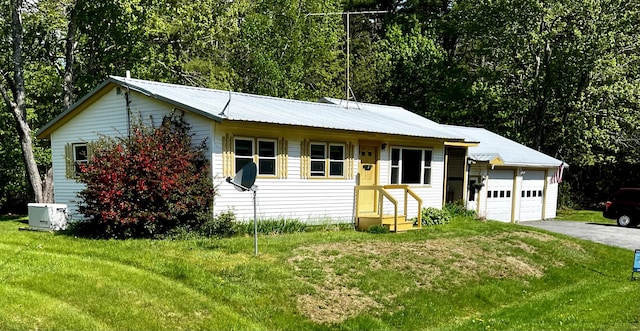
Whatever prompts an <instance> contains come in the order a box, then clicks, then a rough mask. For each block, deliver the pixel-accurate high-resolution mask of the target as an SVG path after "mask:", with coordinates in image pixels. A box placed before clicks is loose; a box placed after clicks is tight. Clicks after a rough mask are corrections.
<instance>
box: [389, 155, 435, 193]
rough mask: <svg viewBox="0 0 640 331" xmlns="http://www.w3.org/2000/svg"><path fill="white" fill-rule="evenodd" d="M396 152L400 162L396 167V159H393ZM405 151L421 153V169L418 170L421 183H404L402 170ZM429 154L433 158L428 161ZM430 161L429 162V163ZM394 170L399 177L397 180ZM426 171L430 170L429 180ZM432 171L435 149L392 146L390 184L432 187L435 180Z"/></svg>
mask: <svg viewBox="0 0 640 331" xmlns="http://www.w3.org/2000/svg"><path fill="white" fill-rule="evenodd" d="M394 150H395V151H398V160H397V161H398V162H397V164H396V165H394V161H396V160H394V158H393V154H394ZM405 150H412V151H420V152H421V156H420V158H421V159H420V166H419V169H416V170H417V171H419V172H420V182H419V183H404V182H403V181H402V169H403V159H404V158H403V153H404V151H405ZM427 154H429V155H430V156H431V158H429V159H428V160H427ZM427 161H428V162H427ZM394 170H395V176H397V178H395V177H394ZM426 170H429V177H428V178H427V176H425V172H426ZM432 171H433V148H422V147H405V146H392V147H391V152H390V157H389V172H390V173H389V182H390V183H392V184H401V185H424V186H431V185H432V179H433V175H432ZM427 179H428V182H427V183H425V180H427Z"/></svg>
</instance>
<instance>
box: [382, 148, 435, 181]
mask: <svg viewBox="0 0 640 331" xmlns="http://www.w3.org/2000/svg"><path fill="white" fill-rule="evenodd" d="M431 157H432V151H430V150H426V149H411V148H392V149H391V184H426V185H429V184H431Z"/></svg>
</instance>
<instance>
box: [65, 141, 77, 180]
mask: <svg viewBox="0 0 640 331" xmlns="http://www.w3.org/2000/svg"><path fill="white" fill-rule="evenodd" d="M64 165H65V176H66V177H67V179H73V178H75V176H76V166H75V164H74V162H73V145H71V144H66V145H64Z"/></svg>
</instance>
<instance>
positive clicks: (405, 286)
mask: <svg viewBox="0 0 640 331" xmlns="http://www.w3.org/2000/svg"><path fill="white" fill-rule="evenodd" d="M549 241H554V244H557V243H555V241H559V240H558V239H556V238H554V237H552V236H550V235H546V234H541V233H537V232H526V231H517V232H510V233H502V234H498V235H494V236H474V237H466V238H441V239H431V240H424V241H414V242H387V241H371V242H340V243H330V244H319V245H312V246H305V247H300V248H297V249H296V250H295V251H294V252H293V253H294V256H293V257H291V258H290V259H289V260H288V262H289V263H290V264H291V265H292V266H293V268H294V270H295V271H296V272H297V274H298V278H299V279H300V280H301V281H302V282H304V283H306V284H308V285H310V287H311V288H312V289H313V290H312V291H310V293H306V294H303V295H300V296H299V297H298V298H297V306H298V309H299V311H301V312H302V313H303V314H304V315H305V316H307V318H309V319H311V320H312V321H315V322H318V323H338V322H341V321H344V320H346V319H347V318H349V317H352V316H356V315H358V314H361V313H363V312H365V311H369V312H370V313H371V314H375V312H376V311H377V310H380V308H383V307H385V308H386V309H384V310H385V311H390V310H393V309H398V307H397V306H394V305H393V304H392V301H393V299H394V298H395V297H396V296H398V294H402V293H407V292H409V291H415V290H416V289H428V290H446V289H447V288H451V287H455V286H458V285H463V284H464V283H467V282H469V281H473V280H480V279H487V278H489V279H501V278H511V279H513V278H526V277H542V276H543V275H544V271H545V268H546V267H548V264H547V265H543V263H545V262H542V261H553V262H552V266H562V265H563V261H561V260H560V259H558V257H557V256H555V255H554V256H553V257H552V255H551V252H549V251H547V253H543V252H542V251H543V250H542V249H539V248H538V245H537V244H536V243H540V244H541V245H542V243H544V242H549ZM559 244H560V245H565V247H566V248H570V249H572V250H582V249H581V247H576V245H575V244H573V243H568V242H562V241H559ZM536 261H539V262H536ZM546 263H548V262H546Z"/></svg>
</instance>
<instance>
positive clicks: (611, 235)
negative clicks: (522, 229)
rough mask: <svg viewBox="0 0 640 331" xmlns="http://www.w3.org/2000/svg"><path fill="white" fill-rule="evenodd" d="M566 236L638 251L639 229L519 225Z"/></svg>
mask: <svg viewBox="0 0 640 331" xmlns="http://www.w3.org/2000/svg"><path fill="white" fill-rule="evenodd" d="M519 224H520V225H523V226H532V227H535V228H540V229H545V230H548V231H552V232H557V233H562V234H565V235H567V236H571V237H575V238H581V239H586V240H591V241H594V242H597V243H601V244H605V245H609V246H616V247H622V248H626V249H630V250H636V249H640V228H638V227H635V228H623V227H620V226H617V225H615V224H601V223H582V222H571V221H531V222H521V223H519Z"/></svg>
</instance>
